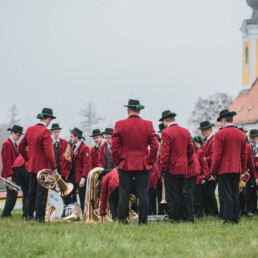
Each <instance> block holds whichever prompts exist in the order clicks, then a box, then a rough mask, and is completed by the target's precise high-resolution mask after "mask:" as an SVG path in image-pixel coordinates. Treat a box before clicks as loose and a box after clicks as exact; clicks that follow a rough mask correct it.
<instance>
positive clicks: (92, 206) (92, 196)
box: [82, 167, 103, 223]
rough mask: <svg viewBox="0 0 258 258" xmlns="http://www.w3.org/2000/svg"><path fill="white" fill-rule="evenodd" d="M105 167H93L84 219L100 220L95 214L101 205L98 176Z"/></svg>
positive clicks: (89, 179)
mask: <svg viewBox="0 0 258 258" xmlns="http://www.w3.org/2000/svg"><path fill="white" fill-rule="evenodd" d="M101 171H103V168H100V167H97V168H94V169H92V170H91V171H90V172H89V174H88V177H87V183H86V193H85V203H84V212H83V217H82V221H83V222H86V223H89V222H94V221H96V220H99V218H97V217H96V215H95V210H96V209H97V208H98V206H99V200H98V186H99V181H98V176H99V174H100V172H101Z"/></svg>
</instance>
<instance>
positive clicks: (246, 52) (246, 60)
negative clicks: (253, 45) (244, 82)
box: [245, 45, 249, 65]
mask: <svg viewBox="0 0 258 258" xmlns="http://www.w3.org/2000/svg"><path fill="white" fill-rule="evenodd" d="M248 53H249V49H248V46H247V45H246V47H245V64H246V65H247V64H248V63H249V60H248Z"/></svg>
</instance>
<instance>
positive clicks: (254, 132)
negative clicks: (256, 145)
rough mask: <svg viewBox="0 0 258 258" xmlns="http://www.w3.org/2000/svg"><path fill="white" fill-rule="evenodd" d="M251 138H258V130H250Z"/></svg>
mask: <svg viewBox="0 0 258 258" xmlns="http://www.w3.org/2000/svg"><path fill="white" fill-rule="evenodd" d="M249 136H250V137H255V136H258V130H257V129H252V130H250V134H249Z"/></svg>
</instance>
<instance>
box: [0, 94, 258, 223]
mask: <svg viewBox="0 0 258 258" xmlns="http://www.w3.org/2000/svg"><path fill="white" fill-rule="evenodd" d="M125 107H127V114H128V118H127V119H124V120H121V121H118V122H117V123H116V125H115V128H114V130H113V129H112V128H106V129H105V131H104V132H102V131H101V130H99V129H95V130H93V132H92V135H91V137H92V138H93V140H94V143H95V145H94V146H93V147H92V148H91V149H90V148H89V147H88V146H87V145H86V144H85V142H84V141H85V138H84V137H83V132H82V131H81V130H80V129H78V128H76V127H75V128H74V129H73V130H70V141H69V142H67V141H66V140H65V139H62V138H60V136H59V135H60V132H61V129H62V128H61V127H60V126H59V124H57V123H52V126H51V129H50V130H49V129H47V127H48V126H49V125H50V123H51V122H52V120H54V119H55V118H56V117H55V116H54V115H53V111H52V109H50V108H44V109H43V110H42V112H41V113H40V114H38V116H37V118H38V119H39V122H38V123H37V124H36V125H34V126H31V127H29V128H28V129H27V131H26V133H25V135H24V136H23V128H22V127H20V126H18V125H14V126H13V127H12V128H8V131H10V137H9V138H8V139H7V140H6V141H5V142H4V143H3V146H2V151H1V156H2V164H3V170H2V177H3V178H5V179H6V180H7V181H9V182H14V183H16V184H18V185H20V187H21V189H22V192H23V201H22V204H23V215H22V218H23V219H24V220H32V219H36V220H37V221H40V222H43V221H44V220H45V211H46V202H47V196H48V190H47V189H46V188H44V187H42V186H41V185H40V184H38V182H37V172H39V171H40V170H43V169H50V170H52V171H53V175H54V176H57V175H58V174H60V175H61V176H62V178H63V179H64V180H65V181H67V182H71V183H73V185H74V189H73V191H72V192H71V194H69V195H68V196H65V197H64V203H65V204H66V205H68V204H70V203H74V202H77V193H78V195H79V200H80V204H81V207H82V209H83V208H84V201H85V192H86V181H87V176H88V174H89V172H90V171H91V170H92V169H94V168H96V167H101V168H103V169H104V170H103V172H104V173H102V175H103V176H102V179H101V180H102V183H101V186H102V187H101V195H100V215H101V216H102V218H103V217H104V216H105V215H106V208H107V202H108V203H109V208H110V210H111V213H112V218H113V219H118V220H119V222H121V223H125V224H126V223H128V214H129V199H130V194H131V193H134V194H135V195H136V196H137V200H138V202H137V205H135V210H136V211H137V212H138V214H139V224H146V223H147V218H148V215H155V214H162V215H163V214H166V215H167V216H168V218H169V220H170V221H171V222H173V223H179V222H180V221H186V222H187V221H189V222H193V221H194V217H202V216H204V215H211V216H220V217H221V218H222V219H223V220H224V223H238V222H239V218H240V215H247V216H253V214H257V192H256V186H257V184H258V130H256V129H253V130H251V131H250V135H249V138H250V144H249V143H248V142H249V139H248V138H247V137H246V135H245V133H244V132H243V130H241V129H239V128H237V127H236V126H234V124H233V117H234V116H235V115H236V113H235V112H234V111H232V112H231V111H229V110H223V111H221V112H220V114H219V117H218V119H217V121H218V122H220V123H221V129H220V130H219V131H218V132H216V133H215V134H214V133H213V131H212V127H213V126H214V124H212V123H210V122H209V121H203V122H201V123H200V127H199V128H198V130H200V132H201V134H202V136H203V139H202V138H201V137H199V136H196V137H193V138H192V137H191V135H190V133H189V131H188V130H187V129H185V128H183V127H181V126H179V125H178V124H177V123H176V119H175V117H176V114H175V113H174V112H171V111H170V110H166V111H164V112H163V113H162V115H161V118H160V120H159V121H160V122H161V123H160V125H159V129H160V131H159V133H160V134H161V137H160V134H156V132H155V130H154V128H153V125H152V122H150V121H147V120H144V119H142V118H141V117H140V112H141V110H142V109H144V106H143V105H141V104H140V101H139V100H133V99H130V100H129V102H128V104H127V105H125ZM22 136H23V137H22ZM21 137H22V139H21V141H20V143H19V145H17V142H18V141H19V139H20V138H21ZM246 171H248V173H249V174H250V180H249V181H248V182H247V184H246V187H245V188H244V190H243V191H242V192H241V193H240V194H239V182H240V177H241V179H242V175H243V173H244V172H246ZM217 184H218V193H219V207H220V209H218V202H217V199H216V195H215V189H216V187H217ZM163 193H165V195H164V194H163ZM164 198H165V200H162V199H164ZM16 199H17V192H16V191H14V190H11V189H9V188H8V187H7V197H6V203H5V206H4V209H3V212H2V215H1V216H2V217H8V216H11V212H12V210H13V208H14V206H15V203H16ZM161 201H162V202H163V203H161ZM34 212H36V213H35V214H36V217H35V215H34Z"/></svg>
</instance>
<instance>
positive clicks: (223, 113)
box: [217, 109, 237, 122]
mask: <svg viewBox="0 0 258 258" xmlns="http://www.w3.org/2000/svg"><path fill="white" fill-rule="evenodd" d="M235 115H237V113H236V112H235V111H229V110H228V109H224V110H222V111H221V112H220V113H219V117H218V119H217V122H220V120H221V118H223V117H227V116H235Z"/></svg>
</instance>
